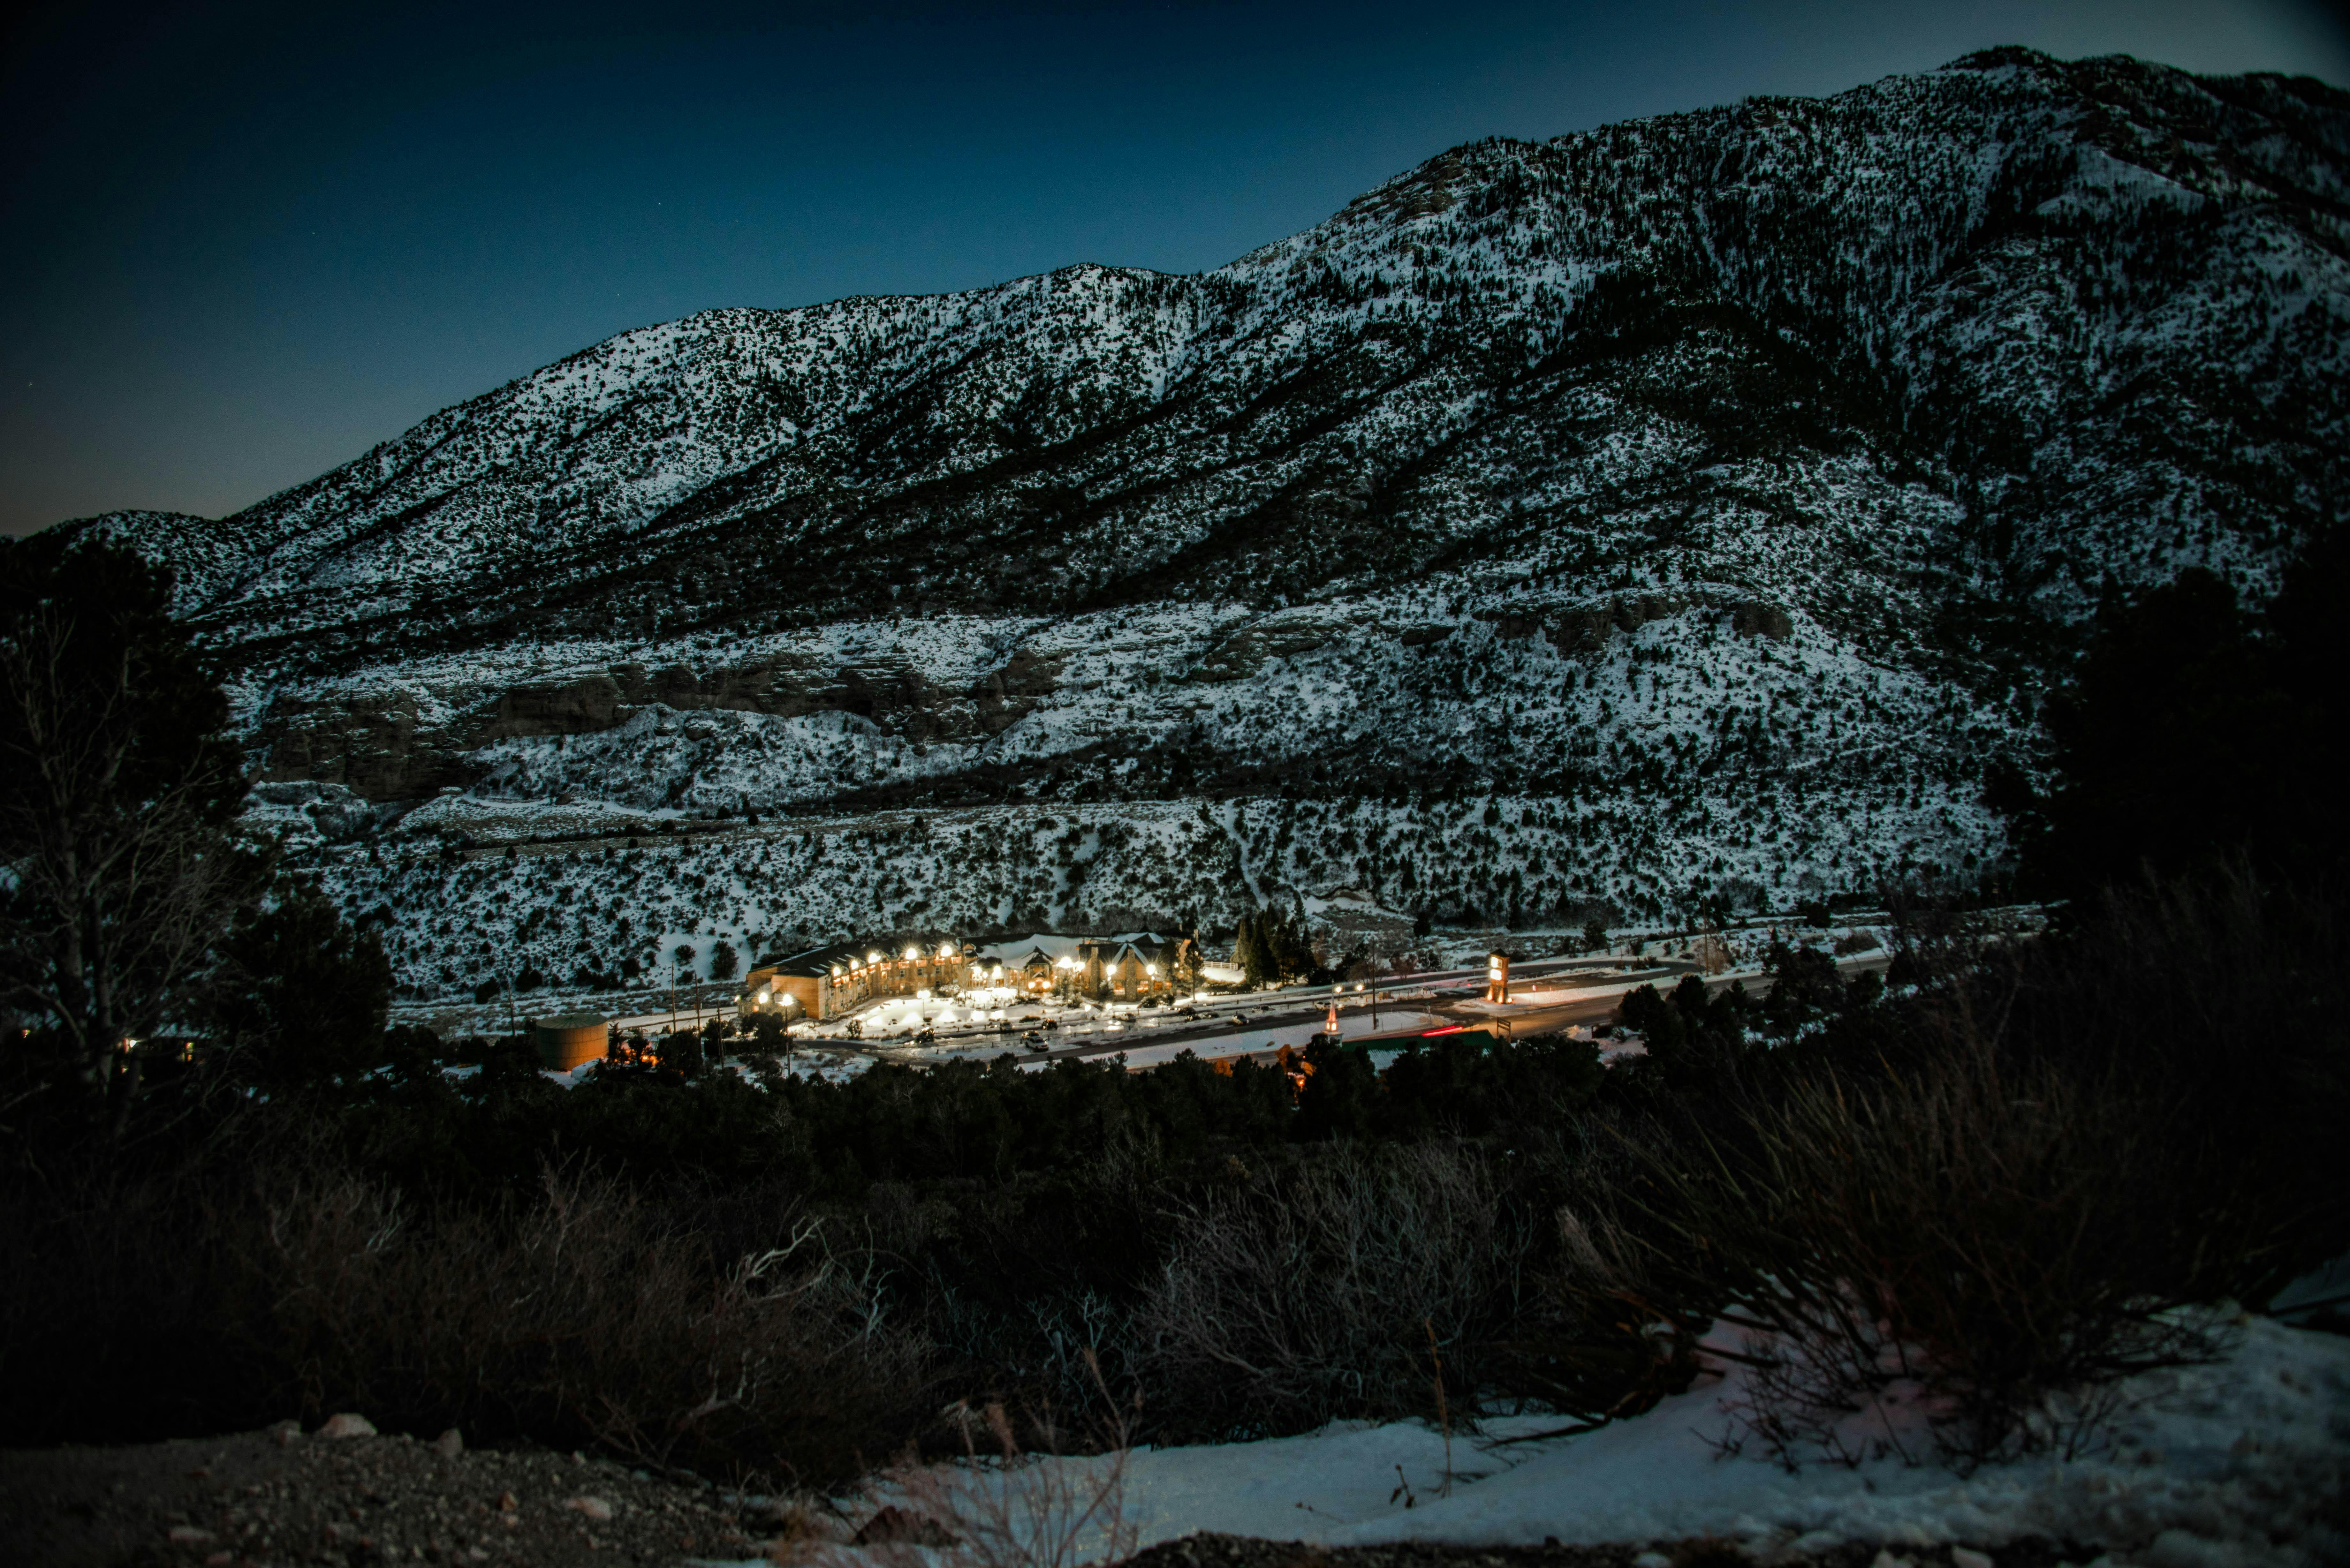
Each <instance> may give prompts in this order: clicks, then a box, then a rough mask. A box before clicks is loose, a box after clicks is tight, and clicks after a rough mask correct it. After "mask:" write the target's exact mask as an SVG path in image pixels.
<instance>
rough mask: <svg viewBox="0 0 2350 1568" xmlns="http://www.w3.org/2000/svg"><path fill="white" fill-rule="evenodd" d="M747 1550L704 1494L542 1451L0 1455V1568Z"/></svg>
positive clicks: (355, 1448)
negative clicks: (5, 1566) (0, 1566)
mask: <svg viewBox="0 0 2350 1568" xmlns="http://www.w3.org/2000/svg"><path fill="white" fill-rule="evenodd" d="M443 1442H444V1443H447V1440H446V1439H443ZM448 1447H449V1448H452V1449H453V1448H456V1445H455V1444H448ZM762 1544H763V1543H762V1542H760V1540H759V1539H758V1536H757V1533H756V1526H755V1524H748V1523H746V1521H743V1519H741V1518H739V1517H737V1516H735V1515H733V1514H731V1513H729V1512H727V1511H724V1510H723V1509H722V1508H721V1507H720V1506H719V1494H718V1493H716V1492H715V1491H712V1490H707V1489H704V1488H697V1487H691V1486H684V1485H678V1484H673V1483H670V1482H666V1481H660V1480H639V1479H638V1476H637V1474H632V1473H631V1472H630V1471H629V1470H628V1469H623V1468H621V1467H619V1466H617V1465H613V1464H610V1463H607V1462H604V1461H600V1460H594V1459H579V1458H576V1457H574V1456H571V1455H567V1454H556V1453H550V1452H546V1451H545V1450H533V1451H521V1452H498V1451H484V1450H472V1451H464V1450H462V1449H460V1450H459V1451H455V1452H448V1451H444V1450H443V1449H442V1448H441V1447H436V1445H434V1444H433V1443H431V1442H422V1441H419V1440H418V1439H416V1438H404V1437H392V1436H384V1437H377V1436H371V1435H370V1436H359V1437H350V1438H328V1437H321V1436H307V1437H306V1436H301V1435H298V1429H296V1428H293V1427H292V1425H291V1423H288V1424H286V1426H283V1427H280V1428H274V1429H272V1430H270V1431H266V1432H248V1433H244V1434H241V1435H239V1436H235V1437H227V1438H199V1439H181V1440H175V1441H172V1442H167V1443H151V1444H146V1445H142V1446H140V1447H137V1448H122V1449H36V1450H16V1451H12V1452H9V1453H6V1454H0V1563H7V1564H10V1565H11V1568H13V1565H15V1564H19V1563H22V1564H26V1565H28V1568H30V1565H37V1568H113V1565H115V1564H138V1565H141V1568H144V1565H149V1564H153V1565H157V1568H162V1565H166V1564H168V1565H171V1568H200V1565H209V1568H232V1565H235V1568H244V1565H245V1564H253V1565H255V1568H259V1565H263V1564H272V1565H276V1564H295V1563H318V1564H330V1565H352V1564H359V1563H394V1562H399V1563H418V1562H421V1563H529V1564H533V1565H534V1568H535V1565H537V1564H542V1563H543V1564H546V1565H547V1568H568V1565H570V1564H575V1563H598V1564H613V1563H679V1562H682V1561H684V1560H686V1559H687V1558H689V1557H694V1556H711V1557H730V1556H731V1557H735V1558H742V1557H748V1556H754V1555H756V1554H758V1552H760V1550H761V1546H762Z"/></svg>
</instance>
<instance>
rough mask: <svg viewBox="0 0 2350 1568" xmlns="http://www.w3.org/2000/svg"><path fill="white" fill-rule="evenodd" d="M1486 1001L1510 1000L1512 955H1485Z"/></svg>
mask: <svg viewBox="0 0 2350 1568" xmlns="http://www.w3.org/2000/svg"><path fill="white" fill-rule="evenodd" d="M1485 1000H1486V1001H1488V1002H1507V1001H1509V1000H1510V955H1509V954H1507V953H1487V954H1486V955H1485Z"/></svg>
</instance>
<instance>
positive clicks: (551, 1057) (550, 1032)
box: [533, 1012, 605, 1073]
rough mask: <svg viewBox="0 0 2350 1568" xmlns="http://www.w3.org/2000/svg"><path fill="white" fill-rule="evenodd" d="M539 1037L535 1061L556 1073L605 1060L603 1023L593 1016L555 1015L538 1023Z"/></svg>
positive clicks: (599, 1016)
mask: <svg viewBox="0 0 2350 1568" xmlns="http://www.w3.org/2000/svg"><path fill="white" fill-rule="evenodd" d="M533 1028H534V1030H535V1031H536V1033H537V1035H538V1059H539V1061H541V1062H542V1063H544V1064H546V1065H547V1066H549V1067H552V1068H554V1069H555V1070H556V1072H558V1073H568V1072H569V1071H571V1069H572V1068H574V1067H577V1066H579V1065H581V1064H585V1063H588V1062H600V1061H602V1060H603V1059H604V1039H605V1029H604V1019H603V1016H602V1015H601V1014H600V1013H594V1012H558V1013H556V1015H555V1016H554V1017H552V1018H542V1019H539V1020H538V1021H537V1022H536V1023H535V1024H534V1025H533Z"/></svg>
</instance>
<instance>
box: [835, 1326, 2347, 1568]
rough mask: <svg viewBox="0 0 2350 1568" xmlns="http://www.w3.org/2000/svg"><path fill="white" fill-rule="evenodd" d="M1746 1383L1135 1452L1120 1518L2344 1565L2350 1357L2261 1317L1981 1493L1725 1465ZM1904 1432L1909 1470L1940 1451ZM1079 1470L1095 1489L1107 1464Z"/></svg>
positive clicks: (1352, 1535)
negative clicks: (1572, 1416) (2068, 1455)
mask: <svg viewBox="0 0 2350 1568" xmlns="http://www.w3.org/2000/svg"><path fill="white" fill-rule="evenodd" d="M1734 1392H1735V1384H1734V1382H1731V1381H1724V1380H1721V1379H1716V1378H1709V1379H1700V1383H1699V1385H1698V1386H1696V1387H1694V1388H1692V1389H1690V1391H1689V1392H1688V1393H1686V1394H1683V1395H1680V1396H1679V1397H1675V1398H1671V1399H1668V1400H1666V1401H1665V1402H1664V1403H1663V1404H1661V1405H1659V1407H1657V1408H1656V1409H1654V1410H1651V1411H1649V1412H1648V1414H1646V1415H1644V1416H1640V1417H1634V1418H1632V1419H1630V1420H1626V1421H1620V1422H1617V1423H1616V1424H1615V1425H1613V1426H1609V1427H1606V1428H1601V1429H1600V1430H1598V1431H1596V1432H1592V1433H1589V1434H1586V1435H1585V1436H1582V1437H1578V1438H1566V1439H1555V1440H1551V1441H1546V1442H1535V1443H1523V1444H1519V1445H1514V1446H1510V1447H1497V1446H1494V1445H1493V1439H1495V1438H1506V1437H1511V1436H1515V1435H1519V1434H1522V1433H1524V1432H1529V1431H1534V1430H1539V1429H1541V1428H1542V1427H1543V1426H1544V1424H1545V1423H1544V1422H1543V1421H1542V1420H1539V1419H1536V1418H1531V1417H1521V1418H1515V1419H1512V1420H1503V1421H1494V1422H1491V1423H1489V1424H1488V1429H1487V1431H1486V1433H1485V1434H1484V1435H1483V1436H1482V1437H1480V1438H1470V1437H1468V1436H1466V1435H1464V1434H1459V1433H1456V1434H1455V1435H1454V1436H1453V1437H1452V1438H1451V1444H1450V1449H1449V1453H1450V1459H1449V1466H1448V1458H1447V1456H1448V1447H1447V1442H1446V1438H1445V1437H1444V1435H1443V1434H1442V1433H1440V1432H1439V1431H1437V1430H1435V1429H1433V1428H1430V1427H1428V1426H1426V1425H1423V1424H1421V1423H1419V1422H1404V1423H1397V1424H1392V1425H1387V1426H1361V1425H1349V1424H1336V1425H1333V1426H1332V1427H1329V1428H1325V1429H1324V1430H1322V1431H1319V1432H1315V1433H1311V1434H1308V1435H1306V1436H1303V1437H1295V1438H1274V1439H1270V1440H1266V1441H1263V1442H1253V1443H1232V1444H1223V1445H1212V1446H1202V1447H1197V1448H1180V1449H1158V1450H1153V1449H1138V1450H1136V1451H1134V1452H1133V1453H1132V1454H1131V1455H1130V1456H1129V1459H1128V1470H1127V1475H1126V1483H1125V1507H1126V1511H1127V1516H1128V1521H1129V1522H1131V1523H1132V1524H1133V1525H1134V1526H1135V1527H1136V1528H1137V1529H1138V1531H1139V1536H1140V1542H1141V1543H1142V1544H1144V1545H1149V1544H1151V1543H1153V1542H1159V1541H1165V1540H1169V1539H1171V1538H1174V1537H1176V1536H1180V1535H1185V1534H1190V1533H1192V1532H1223V1533H1231V1534H1237V1535H1249V1536H1256V1537H1261V1538H1268V1539H1274V1540H1295V1541H1305V1542H1317V1543H1321V1544H1324V1545H1330V1546H1338V1545H1356V1544H1367V1543H1372V1542H1394V1541H1426V1542H1448V1543H1452V1544H1459V1545H1539V1544H1541V1543H1543V1542H1544V1541H1545V1540H1548V1539H1553V1538H1555V1539H1556V1540H1557V1541H1559V1542H1565V1543H1568V1544H1575V1543H1598V1542H1663V1541H1675V1540H1687V1539H1690V1538H1693V1537H1699V1536H1713V1537H1717V1538H1721V1539H1726V1540H1729V1541H1732V1542H1738V1543H1740V1544H1741V1545H1742V1546H1743V1547H1744V1548H1745V1549H1746V1550H1747V1551H1748V1552H1750V1553H1752V1554H1753V1555H1755V1556H1756V1557H1758V1558H1760V1559H1762V1560H1763V1561H1766V1562H1767V1561H1770V1560H1771V1559H1773V1557H1776V1556H1779V1555H1783V1554H1788V1553H1794V1552H1815V1551H1823V1550H1825V1549H1827V1548H1829V1547H1831V1546H1835V1545H1837V1544H1841V1543H1843V1542H1855V1541H1857V1542H1878V1543H1884V1544H1887V1545H1889V1546H1891V1547H1893V1548H1894V1549H1895V1550H1897V1551H1898V1550H1899V1549H1900V1548H1902V1547H1904V1546H1910V1547H1922V1546H1930V1545H1934V1544H1938V1543H1942V1542H1960V1543H1965V1544H1967V1545H1970V1546H1973V1547H1977V1548H1986V1549H1989V1550H1991V1552H1994V1554H1995V1553H1996V1552H1997V1550H1998V1549H1999V1548H2000V1547H2001V1546H2002V1545H2003V1544H2004V1543H2007V1542H2013V1541H2017V1540H2021V1539H2024V1538H2027V1537H2035V1536H2036V1537H2041V1538H2044V1539H2049V1540H2054V1541H2058V1542H2074V1543H2077V1544H2079V1545H2082V1546H2085V1547H2089V1548H2092V1549H2093V1552H2107V1553H2110V1560H2111V1561H2112V1562H2113V1563H2116V1565H2120V1564H2146V1565H2147V1568H2238V1565H2242V1568H2251V1565H2256V1564H2277V1565H2279V1568H2287V1565H2292V1568H2299V1565H2303V1564H2315V1563H2326V1562H2341V1561H2344V1560H2345V1552H2350V1537H2345V1534H2344V1533H2343V1531H2342V1516H2341V1513H2340V1508H2341V1503H2340V1500H2341V1499H2342V1498H2343V1497H2344V1496H2345V1491H2350V1340H2345V1339H2342V1338H2339V1337H2335V1336H2332V1335H2327V1334H2316V1333H2313V1332H2309V1331H2306V1330H2301V1329H2294V1328H2289V1327H2286V1326H2284V1325H2282V1324H2279V1323H2276V1322H2274V1321H2272V1320H2270V1319H2267V1318H2258V1317H2247V1318H2245V1319H2244V1320H2242V1323H2241V1332H2240V1336H2239V1338H2238V1341H2237V1343H2236V1345H2235V1348H2234V1350H2233V1352H2232V1354H2231V1355H2230V1357H2229V1359H2227V1360H2226V1361H2224V1362H2221V1363H2220V1364H2218V1365H2214V1366H2202V1367H2190V1368H2187V1369H2183V1370H2179V1371H2172V1372H2163V1373H2156V1374H2149V1375H2146V1376H2140V1377H2137V1378H2136V1379H2133V1380H2131V1381H2130V1382H2128V1383H2126V1384H2125V1385H2123V1387H2122V1392H2123V1394H2124V1400H2123V1406H2122V1409H2121V1411H2120V1414H2119V1415H2118V1416H2117V1417H2116V1418H2115V1419H2114V1421H2113V1422H2112V1423H2111V1425H2110V1427H2109V1428H2107V1429H2106V1436H2105V1438H2103V1439H2102V1440H2101V1441H2099V1442H2098V1443H2097V1444H2096V1445H2095V1448H2094V1450H2093V1451H2091V1452H2088V1453H2085V1454H2083V1455H2080V1456H2077V1457H2074V1458H2072V1459H2061V1460H2060V1459H2046V1458H2043V1459H2030V1460H2022V1461H2017V1462H2013V1463H2008V1464H2001V1465H1990V1466H1985V1467H1983V1468H1981V1469H1977V1470H1976V1471H1974V1472H1973V1473H1972V1474H1970V1475H1966V1476H1960V1475H1958V1474H1955V1473H1953V1472H1952V1471H1951V1470H1950V1469H1946V1468H1944V1467H1942V1466H1939V1465H1937V1464H1934V1463H1931V1462H1927V1463H1916V1464H1912V1463H1905V1462H1904V1461H1903V1460H1902V1459H1899V1458H1898V1457H1887V1458H1883V1459H1875V1460H1869V1461H1866V1462H1863V1463H1860V1464H1858V1465H1856V1466H1853V1467H1850V1468H1846V1467H1845V1466H1842V1465H1837V1464H1832V1463H1821V1464H1815V1465H1811V1466H1807V1467H1805V1468H1804V1469H1799V1470H1795V1471H1792V1472H1791V1471H1789V1470H1787V1469H1783V1468H1781V1467H1779V1466H1777V1465H1775V1464H1772V1463H1769V1462H1765V1461H1763V1460H1761V1459H1752V1458H1743V1457H1736V1456H1731V1457H1725V1456H1724V1454H1723V1453H1722V1451H1721V1447H1720V1445H1719V1444H1718V1443H1717V1442H1716V1440H1715V1439H1718V1438H1721V1436H1722V1435H1723V1433H1724V1432H1725V1430H1727V1429H1728V1428H1730V1426H1731V1421H1730V1418H1729V1417H1728V1416H1727V1415H1726V1414H1725V1412H1724V1406H1725V1403H1726V1402H1727V1400H1728V1399H1729V1398H1730V1397H1731V1396H1732V1395H1733V1394H1734ZM1908 1420H1909V1421H1910V1423H1911V1424H1910V1426H1909V1429H1908V1431H1907V1432H1906V1433H1905V1434H1904V1435H1905V1437H1906V1438H1907V1439H1908V1443H1909V1446H1910V1448H1911V1449H1912V1451H1913V1452H1917V1453H1923V1452H1925V1451H1927V1450H1926V1445H1925V1443H1924V1441H1923V1434H1922V1432H1921V1431H1919V1430H1918V1428H1917V1427H1916V1426H1915V1424H1914V1422H1915V1417H1909V1418H1908ZM1898 1424H1899V1423H1898V1422H1897V1427H1898ZM1069 1463H1070V1465H1071V1466H1072V1467H1074V1468H1076V1469H1079V1470H1080V1472H1081V1474H1083V1475H1091V1476H1098V1475H1100V1474H1103V1473H1105V1471H1106V1470H1107V1467H1108V1466H1109V1464H1110V1463H1111V1461H1109V1460H1108V1459H1080V1460H1073V1461H1069ZM866 1506H867V1508H868V1509H869V1507H870V1504H868V1505H866ZM850 1511H851V1513H852V1514H853V1515H856V1516H858V1517H861V1514H862V1511H860V1510H858V1509H856V1508H852V1509H851V1510H850ZM2329 1516H2330V1517H2329Z"/></svg>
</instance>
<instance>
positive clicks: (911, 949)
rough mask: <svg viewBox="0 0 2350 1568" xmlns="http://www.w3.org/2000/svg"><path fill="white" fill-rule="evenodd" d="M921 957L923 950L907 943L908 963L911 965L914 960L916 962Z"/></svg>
mask: <svg viewBox="0 0 2350 1568" xmlns="http://www.w3.org/2000/svg"><path fill="white" fill-rule="evenodd" d="M921 956H922V950H921V949H920V948H918V947H916V946H914V945H913V944H912V943H911V942H909V943H907V944H906V961H907V962H909V963H911V962H912V961H914V960H916V959H918V958H920V957H921Z"/></svg>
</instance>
